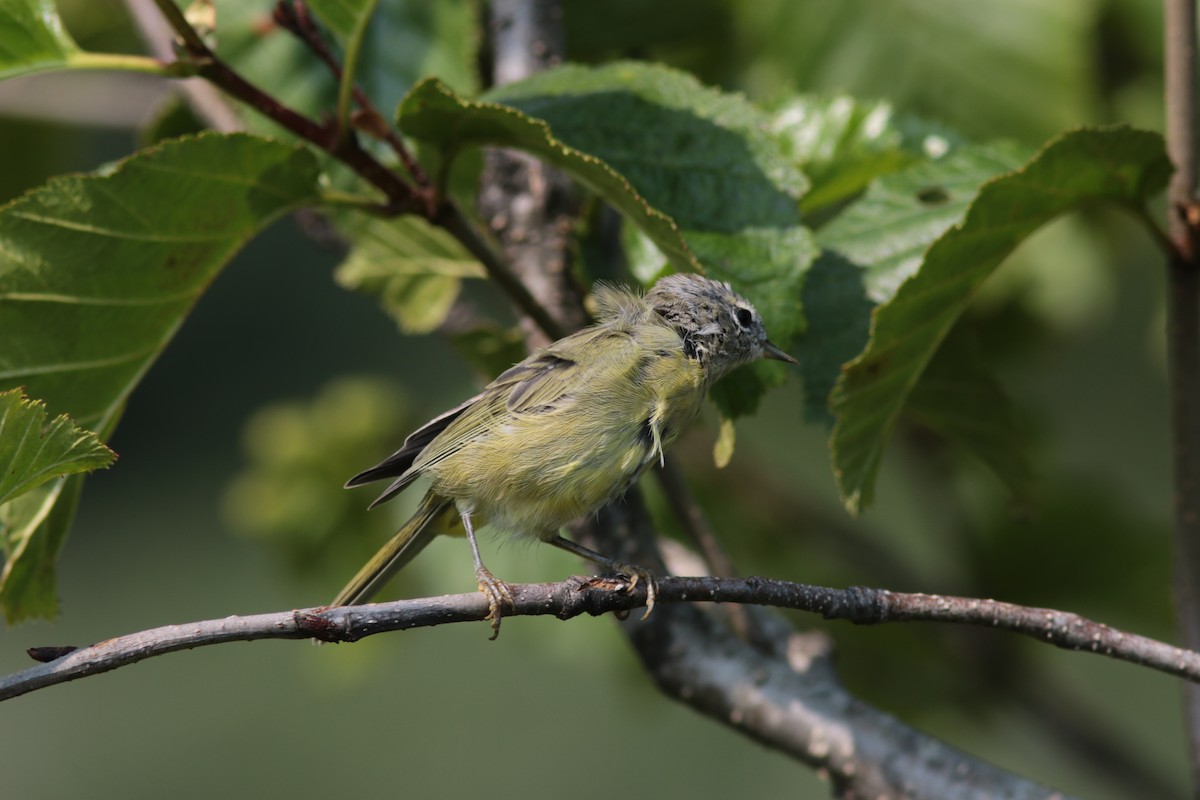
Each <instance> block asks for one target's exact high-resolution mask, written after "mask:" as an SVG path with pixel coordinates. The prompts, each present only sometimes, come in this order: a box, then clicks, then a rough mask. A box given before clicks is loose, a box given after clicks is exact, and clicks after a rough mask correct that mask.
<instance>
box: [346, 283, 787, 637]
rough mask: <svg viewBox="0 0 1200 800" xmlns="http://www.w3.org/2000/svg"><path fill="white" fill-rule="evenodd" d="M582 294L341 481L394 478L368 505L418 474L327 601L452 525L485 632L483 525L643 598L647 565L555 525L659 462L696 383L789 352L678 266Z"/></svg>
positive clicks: (723, 287)
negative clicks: (591, 306)
mask: <svg viewBox="0 0 1200 800" xmlns="http://www.w3.org/2000/svg"><path fill="white" fill-rule="evenodd" d="M595 299H596V305H597V308H598V314H597V319H598V322H597V323H596V324H595V325H592V326H591V327H588V328H585V329H584V330H581V331H579V332H578V333H574V334H571V335H570V336H566V337H564V338H562V339H559V340H558V341H557V342H554V343H553V344H551V345H548V346H547V347H543V348H541V349H540V350H538V351H537V352H535V353H533V354H532V355H530V356H529V357H528V358H526V359H525V360H524V361H522V362H521V363H519V364H517V365H516V366H514V367H512V368H511V369H509V370H507V371H506V372H504V373H503V374H502V375H500V376H499V377H498V378H496V379H495V380H494V381H492V382H491V384H489V385H488V386H487V388H485V389H484V390H483V391H482V392H480V393H479V394H477V395H475V396H474V397H472V398H471V399H470V400H467V401H466V402H465V403H463V404H462V405H459V406H457V407H455V408H452V409H450V410H449V411H447V412H446V413H444V414H442V415H440V416H438V417H435V418H434V419H433V420H431V421H430V422H428V423H426V424H425V425H424V426H422V427H421V428H420V429H418V430H417V431H415V432H414V433H413V434H412V435H410V436H409V437H408V438H407V439H405V441H404V445H403V446H402V447H401V448H400V449H399V450H397V451H396V452H395V453H393V454H392V455H391V456H389V457H388V458H387V459H385V460H384V461H383V462H381V463H380V464H378V465H376V466H374V467H371V468H370V469H368V470H366V471H364V472H361V473H359V474H358V475H355V476H354V477H353V478H351V479H350V480H349V481H347V483H346V486H347V487H350V486H359V485H361V484H364V483H371V482H373V481H378V480H382V479H385V478H392V479H393V480H392V482H391V484H390V485H389V486H388V487H387V489H386V490H385V491H384V492H383V494H381V495H380V496H379V497H378V498H377V499H376V500H375V502H374V503H372V504H371V506H372V508H373V507H374V506H377V505H379V504H380V503H383V502H385V501H387V500H390V499H391V498H392V497H394V496H396V495H397V494H399V493H400V492H401V491H403V490H404V489H405V488H406V487H408V485H409V484H411V483H412V482H413V481H415V480H417V478H420V477H422V476H427V477H429V478H430V479H431V480H430V485H429V489H428V491H427V492H426V493H425V498H424V499H423V500H422V501H421V505H420V508H418V509H417V512H416V514H414V515H413V517H412V519H410V520H409V521H408V522H406V523H405V524H404V526H403V527H402V528H401V529H400V530H399V532H397V533H396V535H395V536H393V537H392V538H391V540H390V541H388V543H387V544H385V545H384V546H383V548H382V549H381V550H380V551H379V552H378V553H377V554H376V555H375V556H374V557H373V558H372V559H371V560H370V561H369V562H368V563H367V564H366V565H365V566H364V567H363V568H362V569H361V570H359V572H358V574H357V575H355V576H354V579H353V580H351V581H350V583H349V584H347V586H346V588H344V589H343V590H342V591H341V593H340V594H338V596H337V597H336V598H335V599H334V601H333V605H335V606H340V605H349V604H354V603H362V602H365V601H366V600H368V599H369V598H370V597H371V596H372V595H373V594H374V593H375V592H376V591H378V590H379V588H380V587H382V586H383V584H384V583H386V582H387V581H388V580H389V579H390V578H391V577H392V575H394V574H395V573H396V571H397V570H399V569H400V568H401V567H403V566H404V565H405V564H407V563H408V562H409V561H411V560H412V559H413V557H414V556H416V555H417V553H419V552H420V551H421V550H422V549H423V548H424V547H425V545H427V544H429V542H430V541H432V539H433V537H434V536H436V535H438V534H449V533H457V532H462V531H464V530H465V533H466V536H467V539H468V540H469V542H470V544H471V551H472V553H473V555H474V558H475V577H476V579H477V580H478V581H479V589H480V591H481V592H483V594H484V595H485V596H486V597H487V598H488V606H489V609H490V614H489V618H490V619H491V621H492V628H493V638H495V635H496V633H498V632H499V626H500V615H501V607H502V604H503V603H504V602H508V603H509V604H510V605H511V603H512V596H511V594H510V593H509V590H508V587H507V586H506V585H505V584H504V583H503V582H502V581H500V580H497V579H496V578H495V577H494V576H493V575H492V574H491V572H489V571H488V569H487V568H486V567H485V566H484V565H483V562H482V561H481V560H480V557H479V546H478V544H477V543H476V541H475V528H476V527H481V526H482V525H484V524H485V523H490V524H492V525H493V526H495V527H496V528H498V529H500V530H503V531H507V532H510V533H512V534H516V535H522V536H532V537H535V538H537V539H540V540H541V541H543V542H548V543H550V544H552V545H555V546H556V547H560V548H562V549H564V550H567V551H569V552H572V553H575V554H576V555H580V556H582V557H584V558H586V559H588V560H590V561H593V562H596V563H597V564H601V565H604V566H605V567H608V568H610V569H615V570H616V571H619V572H624V573H626V574H629V576H630V578H631V579H632V581H633V583H636V582H637V580H638V579H639V578H646V579H647V583H648V585H649V587H650V591H651V594H650V596H649V603H648V608H649V607H652V606H653V600H654V598H653V588H654V582H653V576H651V575H650V573H649V572H648V571H646V570H643V569H640V568H637V567H630V566H628V565H624V564H620V563H618V562H616V561H614V560H612V559H610V558H607V557H605V556H603V555H601V554H599V553H596V552H594V551H592V550H589V549H588V548H585V547H583V546H582V545H579V544H576V543H575V542H572V541H570V540H569V539H564V538H563V537H562V536H560V535H559V529H560V528H562V526H564V525H566V524H567V523H568V522H570V521H571V520H574V519H576V518H578V517H581V516H583V515H584V514H589V513H591V512H593V511H595V510H597V509H598V508H600V506H602V505H604V504H605V503H606V502H608V501H609V500H612V499H615V498H616V497H618V496H620V495H621V494H622V493H623V492H624V491H625V490H626V489H627V488H628V487H629V486H630V485H631V484H632V483H633V482H634V481H635V480H637V478H638V476H639V475H641V474H642V473H643V472H644V471H645V470H646V469H647V468H648V467H649V466H650V465H651V464H654V463H655V462H659V463H661V462H662V459H663V450H664V449H665V448H666V447H667V446H668V445H669V444H670V443H671V442H672V441H673V440H674V439H675V437H676V436H678V435H679V433H680V432H681V431H682V430H683V429H684V428H685V427H687V425H688V424H689V423H691V422H692V421H693V420H694V419H695V418H696V416H697V414H699V413H700V407H701V404H702V403H703V401H704V396H705V393H706V392H707V391H708V388H709V387H710V386H712V384H713V383H714V382H716V381H717V380H718V379H719V378H721V377H722V376H723V375H725V374H727V373H728V372H729V371H730V370H732V369H733V368H734V367H737V366H740V365H741V364H745V363H748V362H750V361H755V360H757V359H760V358H773V359H777V360H780V361H788V362H791V363H796V360H795V359H794V358H792V357H791V356H790V355H788V354H787V353H785V352H784V351H783V350H781V349H780V348H779V347H777V346H775V345H774V344H772V343H771V342H770V341H769V340H768V339H767V334H766V330H765V329H764V328H763V323H762V318H761V317H760V316H759V314H758V312H757V311H756V310H755V308H754V306H753V305H751V304H750V302H749V301H748V300H746V299H745V298H744V297H741V296H740V295H738V294H737V293H736V292H734V291H733V289H732V288H730V286H729V285H728V284H726V283H721V282H719V281H714V280H710V279H708V278H704V277H701V276H699V275H691V274H682V273H681V274H676V275H670V276H667V277H665V278H663V279H662V280H660V281H659V282H658V283H657V284H655V286H654V288H653V289H651V290H650V291H649V292H648V293H647V294H646V295H645V296H640V295H638V294H637V293H635V292H632V291H630V290H628V289H625V288H619V287H615V286H608V285H600V286H599V287H597V289H596V292H595ZM460 522H461V526H462V527H461V528H459V523H460ZM647 613H649V610H647Z"/></svg>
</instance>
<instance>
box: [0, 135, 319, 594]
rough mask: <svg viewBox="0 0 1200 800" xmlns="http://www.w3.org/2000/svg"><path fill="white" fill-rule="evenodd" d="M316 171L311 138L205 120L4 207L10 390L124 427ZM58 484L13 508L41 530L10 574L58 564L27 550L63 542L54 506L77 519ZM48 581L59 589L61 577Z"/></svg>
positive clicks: (85, 421)
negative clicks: (252, 242) (62, 505)
mask: <svg viewBox="0 0 1200 800" xmlns="http://www.w3.org/2000/svg"><path fill="white" fill-rule="evenodd" d="M316 180H317V168H316V162H315V159H313V157H312V155H311V154H310V153H309V152H308V151H307V150H305V149H302V148H297V147H293V146H289V145H285V144H280V143H278V142H270V141H266V140H263V139H258V138H255V137H252V136H246V135H232V136H219V135H215V134H206V135H202V136H198V137H195V138H191V139H182V140H176V141H172V142H168V143H165V144H163V145H160V146H158V147H155V148H151V149H149V150H146V151H143V152H141V153H139V154H137V155H135V156H133V157H131V158H128V159H126V160H124V161H122V162H119V163H118V164H117V165H116V166H115V167H113V168H112V169H111V170H110V171H108V172H107V173H105V174H99V175H75V176H65V177H60V178H56V179H54V180H52V181H50V182H49V183H48V184H46V185H45V186H43V187H41V188H39V189H37V190H35V191H33V192H30V193H29V194H27V195H25V196H24V197H21V198H19V199H17V200H15V201H13V202H11V203H9V204H8V205H5V206H2V207H0V341H3V342H4V347H3V348H0V390H2V389H7V388H12V387H16V386H23V387H24V388H25V390H26V391H27V392H28V394H29V395H30V396H31V397H36V398H38V399H39V400H42V401H44V402H45V403H46V407H47V408H48V409H49V411H50V413H53V414H60V413H65V414H69V415H70V416H71V417H72V418H73V419H74V420H75V422H76V423H78V424H79V425H81V426H84V427H87V428H90V429H92V430H96V431H98V432H101V433H102V434H104V433H105V432H106V431H111V429H112V427H113V426H115V423H116V420H117V419H118V418H119V416H120V413H121V410H122V409H123V408H124V404H125V399H126V398H127V397H128V396H129V393H130V392H131V391H132V390H133V388H134V387H135V386H136V385H137V383H138V381H139V380H140V379H141V377H142V375H143V374H145V372H146V370H147V369H148V368H149V367H150V365H151V363H152V362H153V361H154V359H155V358H157V356H158V355H159V353H161V352H162V350H163V348H164V347H165V346H166V345H167V343H168V342H169V341H170V339H171V337H172V336H173V335H174V333H175V331H176V330H177V329H178V327H179V326H180V324H182V322H183V320H184V318H185V317H186V315H187V313H188V312H189V311H190V310H191V308H192V306H193V304H194V303H195V302H196V300H197V298H198V297H199V296H200V295H201V293H202V292H203V291H204V290H205V289H206V288H207V287H208V285H209V284H210V283H211V282H212V280H213V278H214V277H215V276H216V275H217V274H218V273H219V272H220V270H221V268H222V267H224V266H225V265H226V264H227V263H228V262H229V260H230V259H231V258H232V257H233V255H234V253H236V252H237V250H238V249H239V248H240V247H241V246H242V245H243V244H245V243H246V242H247V241H248V240H249V239H250V238H251V237H252V236H254V235H255V234H256V233H258V232H259V231H260V230H261V229H262V228H263V227H264V226H265V225H267V224H268V223H269V222H271V221H272V220H274V219H275V218H277V217H278V216H279V215H280V214H282V213H284V212H286V211H288V210H291V209H293V208H296V207H298V206H301V205H304V204H307V203H311V202H314V201H315V200H316V197H317V195H316ZM70 483H71V482H68V485H70ZM76 491H77V490H76ZM54 496H56V492H50V493H48V494H46V502H47V503H48V505H38V504H36V503H34V502H33V501H26V502H24V503H22V508H21V509H19V510H18V511H16V512H14V511H13V510H12V509H7V510H6V511H5V513H6V515H7V516H6V518H7V519H8V520H9V522H8V524H9V526H10V528H9V529H10V531H17V530H19V531H20V533H19V534H17V535H19V536H20V537H23V538H24V539H27V540H28V545H27V546H25V547H23V548H21V549H20V552H18V553H17V554H16V555H15V556H13V559H14V560H10V562H9V564H8V567H7V569H8V573H9V574H16V573H17V571H18V569H19V568H20V569H21V570H22V574H26V575H41V576H46V575H52V574H53V565H47V564H39V563H34V564H28V565H25V566H22V565H21V564H20V561H22V560H24V559H25V558H34V559H37V558H43V557H53V555H54V554H56V553H57V551H58V548H59V546H60V544H61V537H62V535H64V534H65V528H63V529H62V530H53V531H52V530H48V529H46V528H45V527H44V526H43V527H38V523H40V521H43V520H45V519H46V518H47V517H48V516H49V517H51V518H53V519H55V520H58V521H59V522H61V523H62V524H63V525H65V524H66V521H68V520H69V516H70V514H69V510H64V511H63V512H58V511H56V510H54V509H53V499H54ZM24 499H25V498H21V500H19V501H18V502H21V501H23V500H24ZM15 518H19V520H20V522H19V523H14V522H13V520H14V519H15ZM9 535H10V537H11V536H13V535H14V534H12V533H10V534H9ZM43 536H45V537H48V538H49V539H52V540H53V541H48V542H45V543H43V542H40V541H39V540H40V539H41V537H43ZM22 554H23V555H22ZM37 591H38V593H39V597H42V598H45V597H46V596H51V597H52V596H53V587H50V588H49V589H48V590H47V589H46V588H45V587H39V588H38V589H37ZM4 597H5V598H6V602H8V603H9V606H8V608H9V612H10V616H12V609H13V608H17V607H20V608H31V607H36V608H45V607H46V606H45V604H44V603H42V602H40V601H39V602H37V603H34V604H33V605H27V604H25V603H24V601H23V600H22V599H21V598H20V597H17V596H14V590H12V589H11V588H6V589H5V590H4Z"/></svg>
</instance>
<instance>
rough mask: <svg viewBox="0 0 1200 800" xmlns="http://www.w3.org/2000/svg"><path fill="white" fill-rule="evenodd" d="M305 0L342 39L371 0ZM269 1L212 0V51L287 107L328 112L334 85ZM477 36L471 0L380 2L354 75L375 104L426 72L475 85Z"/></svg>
mask: <svg viewBox="0 0 1200 800" xmlns="http://www.w3.org/2000/svg"><path fill="white" fill-rule="evenodd" d="M311 5H313V6H314V10H315V11H317V12H318V13H319V15H320V18H321V20H322V21H323V22H324V23H325V24H326V25H328V26H329V27H330V28H331V29H332V30H333V32H334V33H335V35H336V36H337V37H339V38H340V40H341V41H342V43H343V44H344V43H345V40H346V37H347V36H349V35H350V33H351V32H352V31H353V26H354V23H355V22H356V21H357V19H358V16H359V15H360V14H362V13H363V12H364V11H365V10H366V8H365V7H366V6H367V5H369V4H368V3H366V2H365V0H319V2H317V3H313V4H311ZM273 6H274V2H273V0H217V36H218V50H217V52H218V54H219V55H221V56H222V57H223V58H225V59H227V60H228V61H229V62H230V63H231V64H232V65H233V66H234V67H235V68H236V69H237V70H238V71H239V72H241V73H242V74H243V75H245V76H246V77H247V78H249V79H250V80H251V81H252V82H254V83H256V84H258V85H260V86H269V87H271V93H272V94H273V95H274V96H275V97H278V98H279V99H280V100H282V101H283V102H285V103H287V104H288V105H290V106H292V107H293V108H295V109H297V110H299V111H302V112H304V113H307V114H310V115H319V114H321V113H323V112H329V111H332V110H333V109H334V108H335V107H336V104H337V90H338V87H337V84H336V83H335V82H334V80H333V77H332V76H331V75H330V73H329V70H328V69H327V68H326V67H325V65H324V64H322V63H320V61H319V60H318V59H316V58H313V55H312V52H311V51H310V50H308V48H307V47H305V46H304V44H303V43H301V42H300V41H299V40H297V39H296V37H295V36H292V35H291V34H290V33H289V32H287V31H286V30H283V29H282V28H279V27H277V26H275V25H274V24H273V23H272V21H271V9H272V7H273ZM479 43H480V33H479V20H478V16H477V14H476V9H475V5H474V4H473V3H470V2H466V1H465V0H452V1H451V2H438V3H430V2H426V0H388V2H386V3H379V4H378V7H377V8H376V9H375V12H374V14H373V15H372V17H371V22H370V25H368V26H367V29H366V31H365V34H364V37H363V41H362V49H361V51H360V53H359V60H358V65H357V69H356V72H355V77H356V82H357V83H358V85H359V86H361V87H362V89H363V91H365V92H366V94H367V96H368V97H370V98H371V100H372V102H373V103H374V104H375V105H376V107H377V108H380V109H391V108H395V107H396V105H397V104H398V103H399V102H400V99H401V98H402V97H404V93H405V92H407V91H408V90H409V89H411V88H412V86H413V85H414V84H415V83H417V81H419V80H420V79H422V78H424V77H426V76H429V75H437V76H438V77H440V78H441V79H442V80H444V81H445V82H446V83H448V84H449V85H451V86H453V87H455V88H456V89H457V90H459V91H462V92H474V91H475V90H476V88H477V86H478V78H477V76H476V63H477V57H478V50H479ZM240 110H241V111H242V112H244V113H243V114H242V117H243V119H244V120H245V122H246V123H247V125H249V126H250V128H251V129H252V130H254V131H257V132H262V133H268V134H271V135H276V136H278V135H280V134H281V133H282V132H283V131H282V130H281V129H280V128H279V127H278V126H276V125H275V124H274V123H272V122H271V121H269V120H267V119H265V118H264V117H262V116H260V115H258V114H257V113H255V112H253V111H252V110H250V109H247V108H241V109H240ZM385 113H386V112H385Z"/></svg>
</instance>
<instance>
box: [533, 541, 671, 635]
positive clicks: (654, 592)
mask: <svg viewBox="0 0 1200 800" xmlns="http://www.w3.org/2000/svg"><path fill="white" fill-rule="evenodd" d="M546 541H547V542H549V543H550V544H552V545H554V546H555V547H558V548H561V549H563V550H566V551H567V552H568V553H574V554H575V555H577V556H579V557H580V558H586V559H587V560H588V561H591V562H592V563H593V564H599V565H600V566H602V567H607V568H608V569H611V570H612V571H613V572H619V573H621V574H622V575H628V576H629V591H630V592H632V591H633V590H634V587H636V586H637V585H638V581H640V580H644V581H645V582H646V613H645V614H643V615H642V619H645V618H646V617H648V616H650V612H651V611H653V610H654V601H655V599H656V598H657V597H658V578H656V577H654V573H653V572H651V571H650V570H648V569H646V568H645V567H638V566H635V565H633V564H625V563H622V562H620V561H617V560H616V559H612V558H609V557H608V556H606V555H603V554H602V553H597V552H596V551H595V550H592V549H590V548H587V547H584V546H583V545H581V544H576V543H575V542H572V541H571V540H570V539H564V538H563V537H561V536H555V537H554V538H553V539H547V540H546Z"/></svg>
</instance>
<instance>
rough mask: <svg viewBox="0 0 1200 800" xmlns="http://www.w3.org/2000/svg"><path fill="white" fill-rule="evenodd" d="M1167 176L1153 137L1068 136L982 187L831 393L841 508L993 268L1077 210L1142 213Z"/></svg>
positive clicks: (860, 487)
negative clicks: (1112, 207) (1106, 206)
mask: <svg viewBox="0 0 1200 800" xmlns="http://www.w3.org/2000/svg"><path fill="white" fill-rule="evenodd" d="M1170 173H1171V164H1170V161H1169V160H1168V158H1167V156H1166V153H1165V152H1164V149H1163V142H1162V137H1161V136H1159V135H1158V134H1156V133H1150V132H1146V131H1136V130H1131V129H1129V128H1123V127H1118V128H1107V129H1099V130H1080V131H1075V132H1072V133H1068V134H1066V135H1064V136H1062V137H1060V138H1059V139H1057V140H1055V141H1053V142H1051V143H1050V144H1049V145H1047V146H1046V147H1045V148H1044V149H1043V150H1042V151H1041V152H1040V153H1038V154H1037V155H1036V156H1034V158H1033V159H1032V160H1031V161H1030V162H1029V163H1028V164H1026V165H1025V166H1024V167H1022V168H1021V169H1019V170H1017V171H1015V172H1013V173H1011V174H1009V175H1005V176H1002V177H1000V178H996V179H994V180H992V181H990V182H988V183H987V184H985V185H984V186H983V188H982V189H981V190H980V191H979V195H978V196H977V197H976V199H975V201H974V202H973V203H972V204H971V207H970V209H969V211H968V212H967V216H966V219H965V220H964V221H963V222H962V223H960V224H959V225H956V226H954V227H953V228H951V229H950V230H949V231H947V232H946V233H945V234H944V235H942V236H941V238H939V239H938V240H937V241H936V242H935V243H934V244H933V246H932V247H930V248H929V251H928V252H927V253H926V255H925V258H924V260H923V262H922V263H921V267H920V270H919V271H918V272H917V273H916V274H915V275H914V276H912V277H911V278H909V279H907V280H906V281H905V282H904V284H903V285H902V286H901V287H900V288H899V290H898V291H897V292H896V294H895V296H894V297H892V298H891V299H890V300H888V301H887V302H885V303H883V304H882V305H880V307H879V308H878V309H877V310H876V312H875V314H874V320H873V326H872V332H871V340H870V342H869V344H868V346H867V349H866V350H865V351H864V352H863V354H862V355H861V356H859V357H858V358H856V359H855V360H854V361H853V362H852V363H851V364H850V365H849V366H848V367H847V368H846V369H845V370H844V371H843V373H842V376H841V378H840V380H839V381H838V385H837V387H836V388H835V390H834V393H833V399H832V405H833V410H834V412H835V414H836V415H837V417H838V421H837V424H836V425H835V427H834V431H833V440H832V446H833V457H834V464H835V472H836V473H837V477H838V484H839V488H840V490H841V493H842V497H843V500H844V501H845V503H846V505H847V507H848V508H850V509H851V510H852V511H857V510H860V509H861V508H863V507H864V506H866V505H867V504H869V503H870V501H871V495H872V489H873V486H874V481H875V476H876V474H877V473H878V471H879V463H880V460H881V458H882V454H883V448H884V445H885V444H886V442H887V440H888V438H889V436H890V435H891V432H892V430H893V429H894V428H895V425H896V420H897V419H898V418H899V415H900V411H901V409H902V408H903V407H904V404H905V402H906V401H907V400H908V398H909V395H910V393H911V392H912V390H913V387H914V386H915V385H916V383H917V380H918V379H919V378H920V376H921V373H922V371H923V370H924V369H925V367H926V365H927V364H928V363H929V361H930V359H931V358H932V357H933V354H934V352H935V351H936V350H937V348H938V346H939V345H940V344H941V342H942V339H943V338H944V337H945V336H946V334H947V332H948V331H949V330H950V328H951V327H952V326H953V324H954V322H955V320H956V319H957V318H958V316H959V315H960V314H961V313H962V311H963V309H964V308H965V307H966V305H967V303H968V302H969V301H970V299H971V297H972V295H973V294H974V292H975V290H976V289H977V288H978V286H979V284H980V283H981V282H982V281H983V280H984V279H985V278H986V277H987V276H988V275H990V274H991V273H992V271H993V270H994V269H995V268H996V267H997V266H998V265H999V264H1000V262H1001V261H1003V260H1004V258H1005V257H1006V256H1007V255H1008V254H1009V253H1011V252H1012V251H1013V249H1014V248H1016V246H1017V245H1018V244H1020V243H1021V242H1022V241H1023V240H1024V239H1025V238H1026V237H1028V236H1029V235H1030V234H1031V233H1033V232H1034V231H1035V230H1037V228H1039V227H1040V226H1041V225H1043V224H1044V223H1046V222H1048V221H1049V220H1051V219H1053V218H1054V217H1056V216H1058V215H1059V214H1063V213H1065V212H1067V211H1071V210H1073V209H1076V208H1079V207H1081V206H1085V205H1090V204H1098V203H1111V204H1116V205H1118V206H1124V207H1126V208H1129V209H1131V210H1133V211H1134V212H1135V213H1139V214H1140V213H1143V209H1142V206H1143V204H1144V203H1145V202H1146V200H1148V199H1149V198H1150V197H1152V196H1154V195H1155V194H1157V193H1158V192H1160V191H1161V190H1162V188H1163V187H1164V186H1165V185H1166V181H1167V178H1168V177H1169V176H1170Z"/></svg>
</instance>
